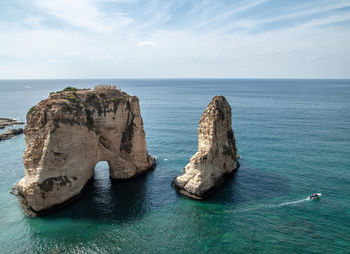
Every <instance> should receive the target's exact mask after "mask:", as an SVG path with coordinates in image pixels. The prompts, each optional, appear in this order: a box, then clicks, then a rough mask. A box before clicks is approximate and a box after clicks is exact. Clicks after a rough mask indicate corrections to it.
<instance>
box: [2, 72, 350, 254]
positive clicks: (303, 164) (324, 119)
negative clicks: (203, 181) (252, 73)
mask: <svg viewBox="0 0 350 254" xmlns="http://www.w3.org/2000/svg"><path fill="white" fill-rule="evenodd" d="M104 82H108V83H112V84H115V85H117V86H119V87H120V88H122V89H123V90H124V91H126V92H127V93H129V94H131V95H137V96H138V97H139V98H140V104H141V113H142V116H143V120H144V126H145V131H146V136H147V145H148V149H149V152H150V153H151V154H152V155H153V156H156V157H157V158H158V165H157V168H156V170H155V171H153V172H151V173H149V174H148V175H146V176H143V177H141V178H138V179H136V180H133V181H130V182H124V183H119V182H112V181H111V180H110V179H109V175H108V165H107V164H106V163H103V162H100V163H98V164H97V165H96V168H95V179H94V181H93V183H92V184H91V185H90V186H89V188H88V190H87V192H86V194H85V195H84V197H83V198H82V199H80V200H78V201H77V202H75V203H73V204H72V205H70V206H68V207H66V208H64V209H62V210H60V211H58V212H56V213H54V214H52V215H49V216H45V217H41V218H29V217H27V216H26V215H25V214H24V213H23V211H22V209H21V207H20V205H19V203H18V200H17V198H16V197H14V196H12V195H11V194H9V191H10V189H11V187H12V186H13V184H14V183H15V182H17V181H18V180H19V179H20V178H21V177H23V175H24V168H23V164H22V155H23V151H24V148H25V142H24V136H23V135H20V136H16V137H14V138H13V139H10V140H6V141H1V142H0V247H1V250H0V252H1V253H196V254H197V253H350V80H258V79H256V80H216V79H212V80H209V79H203V80H181V79H178V80H166V79H165V80H21V81H5V80H2V81H0V117H14V118H18V119H19V120H23V121H24V120H25V116H26V112H27V111H28V110H29V108H30V107H32V106H33V105H35V104H36V103H37V102H39V101H40V100H42V99H45V98H46V97H47V96H48V94H49V92H51V91H57V90H61V89H62V88H64V87H66V86H76V87H79V88H87V87H90V88H91V87H93V86H94V85H96V84H99V83H104ZM215 95H224V96H225V97H226V98H227V100H228V102H229V103H230V105H231V107H232V125H233V129H234V133H235V137H236V140H237V146H238V150H239V154H240V155H241V160H240V162H241V167H240V168H239V170H238V171H237V173H236V174H235V175H234V176H233V177H231V178H230V179H228V180H227V181H226V182H225V184H224V186H223V187H222V188H221V189H220V190H219V191H218V192H217V193H215V194H214V195H212V196H211V197H210V198H209V199H208V200H205V201H200V202H199V201H193V200H190V199H188V198H186V197H182V196H180V195H178V194H177V193H176V192H175V190H174V189H172V188H171V186H170V183H171V181H172V179H173V178H174V177H175V176H177V175H179V174H181V172H182V168H183V167H184V166H185V165H186V164H187V163H188V161H189V159H190V157H191V156H192V155H193V154H194V153H195V152H196V150H197V128H198V122H199V119H200V117H201V114H202V113H203V111H204V109H205V107H206V106H207V105H208V103H209V102H210V100H211V98H212V97H213V96H215ZM315 192H321V193H322V195H323V196H322V199H321V200H318V201H310V200H307V199H306V197H307V196H308V195H310V194H312V193H315Z"/></svg>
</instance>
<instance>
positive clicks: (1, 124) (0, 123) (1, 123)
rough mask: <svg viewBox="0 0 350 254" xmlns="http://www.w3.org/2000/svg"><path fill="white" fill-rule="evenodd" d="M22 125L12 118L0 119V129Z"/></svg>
mask: <svg viewBox="0 0 350 254" xmlns="http://www.w3.org/2000/svg"><path fill="white" fill-rule="evenodd" d="M19 124H24V122H19V121H17V120H16V119H13V118H5V117H0V129H4V128H5V127H7V126H12V125H19Z"/></svg>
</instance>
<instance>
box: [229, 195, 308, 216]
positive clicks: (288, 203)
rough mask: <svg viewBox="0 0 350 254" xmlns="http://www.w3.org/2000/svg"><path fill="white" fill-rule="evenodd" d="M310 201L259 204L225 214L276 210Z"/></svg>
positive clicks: (306, 199)
mask: <svg viewBox="0 0 350 254" xmlns="http://www.w3.org/2000/svg"><path fill="white" fill-rule="evenodd" d="M308 200H311V199H310V198H309V197H307V198H304V199H300V200H295V201H289V202H283V203H280V204H261V205H258V206H255V207H251V208H243V209H238V210H229V211H227V212H233V213H235V212H250V211H254V210H258V209H264V208H278V207H281V206H287V205H295V204H298V203H302V202H305V201H308Z"/></svg>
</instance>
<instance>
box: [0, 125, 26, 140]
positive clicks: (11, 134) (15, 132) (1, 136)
mask: <svg viewBox="0 0 350 254" xmlns="http://www.w3.org/2000/svg"><path fill="white" fill-rule="evenodd" d="M22 133H23V129H22V128H18V129H8V130H7V131H5V132H4V133H1V134H0V141H1V140H5V139H10V138H12V137H14V136H16V135H19V134H22Z"/></svg>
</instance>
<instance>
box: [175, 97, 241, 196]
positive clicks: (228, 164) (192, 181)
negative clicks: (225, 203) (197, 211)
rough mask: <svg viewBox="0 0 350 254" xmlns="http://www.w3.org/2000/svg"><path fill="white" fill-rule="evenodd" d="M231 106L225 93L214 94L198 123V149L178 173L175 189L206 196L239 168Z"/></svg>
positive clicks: (189, 194)
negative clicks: (180, 173) (221, 94)
mask: <svg viewBox="0 0 350 254" xmlns="http://www.w3.org/2000/svg"><path fill="white" fill-rule="evenodd" d="M238 166H239V164H238V154H237V148H236V141H235V138H234V133H233V130H232V124H231V107H230V105H229V104H228V102H227V100H226V99H225V97H223V96H215V97H214V98H213V99H212V101H211V102H210V104H209V105H208V107H207V108H206V109H205V111H204V113H203V115H202V117H201V119H200V121H199V127H198V152H197V153H196V154H195V155H194V156H193V157H192V158H191V159H190V162H189V163H188V164H187V165H186V166H185V168H184V169H183V174H182V175H180V176H178V177H176V178H175V180H174V184H175V187H176V189H177V190H178V191H179V192H180V193H181V194H184V195H186V196H189V197H191V198H195V199H202V198H205V197H206V196H207V195H208V194H209V193H210V192H211V191H212V190H213V189H215V188H217V187H218V186H220V185H221V184H222V182H223V180H224V177H225V176H226V175H227V174H229V173H231V172H233V171H234V170H236V169H237V168H238Z"/></svg>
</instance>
